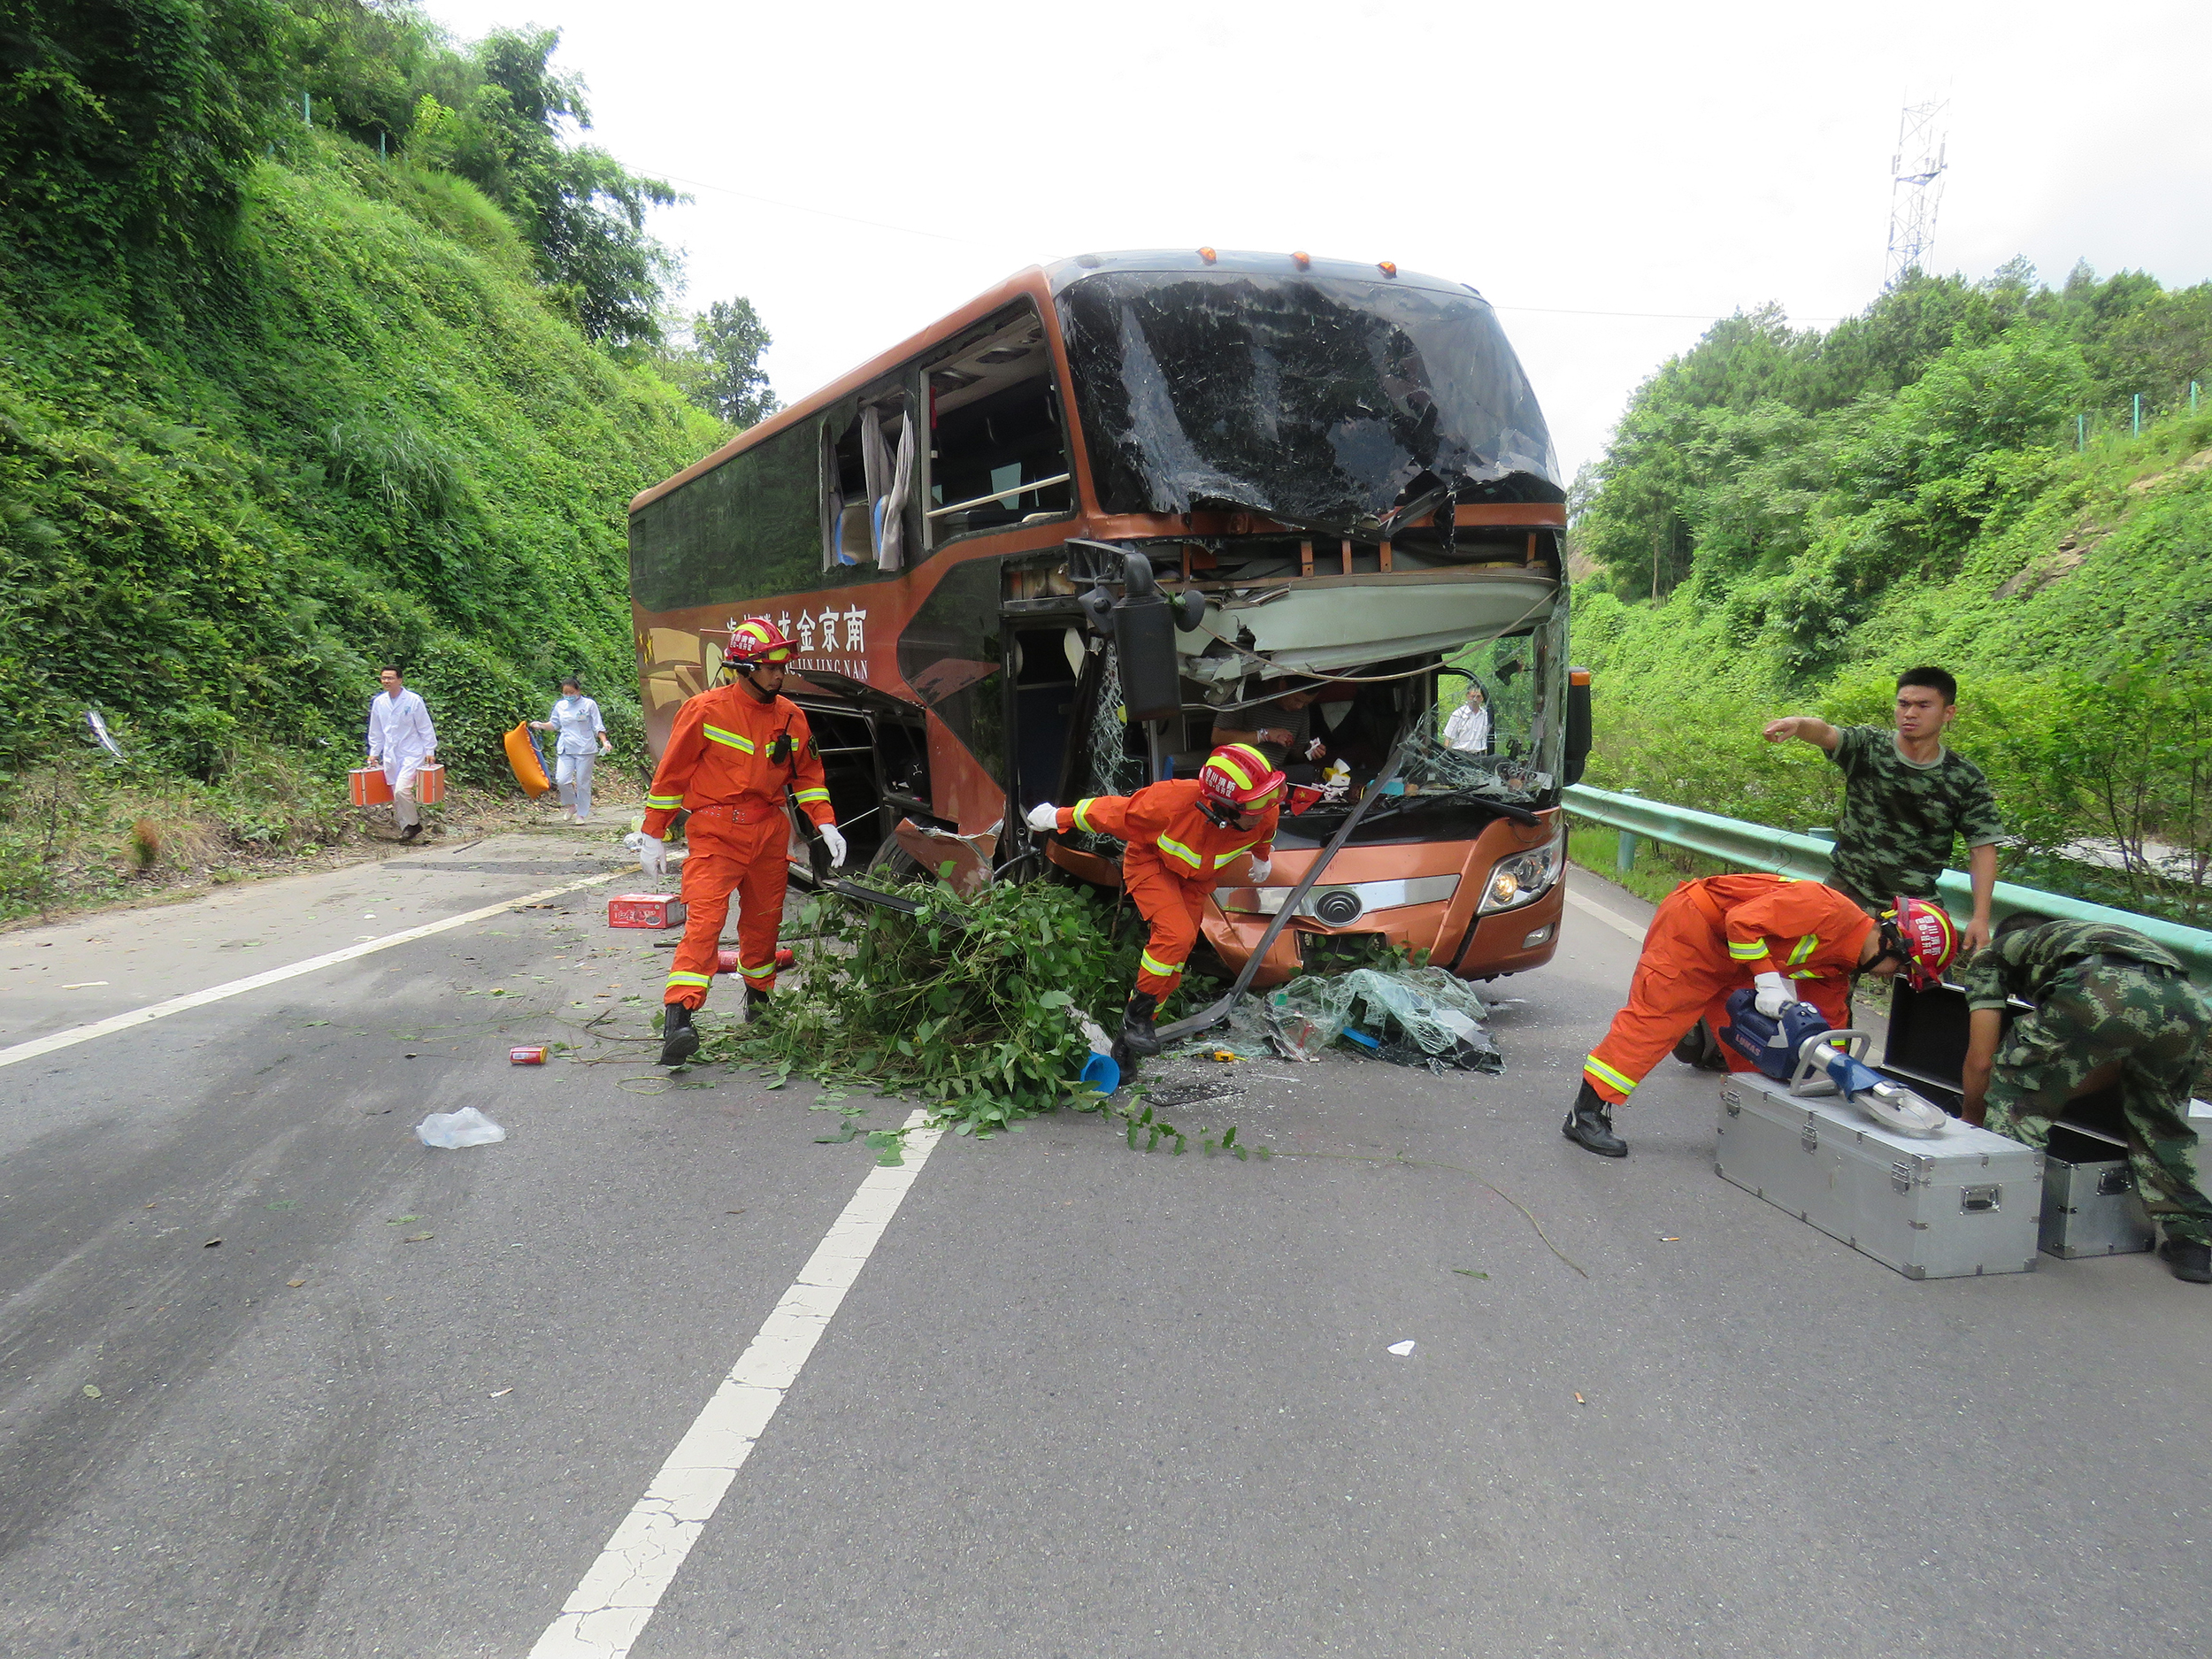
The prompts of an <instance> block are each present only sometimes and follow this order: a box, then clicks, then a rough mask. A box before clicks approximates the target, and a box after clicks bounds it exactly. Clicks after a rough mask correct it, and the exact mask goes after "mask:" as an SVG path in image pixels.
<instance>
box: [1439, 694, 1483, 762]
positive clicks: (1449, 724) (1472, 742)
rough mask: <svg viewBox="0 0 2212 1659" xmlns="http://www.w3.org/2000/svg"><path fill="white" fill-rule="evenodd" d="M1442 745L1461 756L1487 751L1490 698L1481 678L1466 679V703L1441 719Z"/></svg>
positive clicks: (1480, 753)
mask: <svg viewBox="0 0 2212 1659" xmlns="http://www.w3.org/2000/svg"><path fill="white" fill-rule="evenodd" d="M1444 747H1445V748H1447V749H1457V750H1458V751H1459V752H1460V753H1461V754H1463V755H1487V754H1488V753H1489V752H1490V698H1489V695H1488V694H1487V693H1486V692H1485V691H1484V690H1483V688H1482V682H1481V681H1480V680H1475V679H1470V680H1468V681H1467V700H1466V702H1464V703H1461V704H1460V705H1459V707H1457V708H1456V709H1454V710H1452V718H1450V719H1448V720H1447V721H1445V722H1444Z"/></svg>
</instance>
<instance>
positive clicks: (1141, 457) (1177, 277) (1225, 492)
mask: <svg viewBox="0 0 2212 1659" xmlns="http://www.w3.org/2000/svg"><path fill="white" fill-rule="evenodd" d="M1058 300H1059V305H1060V311H1061V319H1062V330H1063V335H1064V340H1065V342H1066V345H1067V351H1068V362H1069V367H1070V371H1071V376H1072V379H1073V382H1074V386H1073V389H1074V393H1075V401H1076V406H1077V410H1078V412H1079V417H1080V421H1081V425H1082V427H1083V430H1084V432H1085V434H1086V435H1087V439H1088V441H1089V444H1090V449H1091V457H1090V459H1091V466H1092V469H1093V472H1094V478H1095V480H1096V488H1097V491H1098V495H1099V504H1100V506H1101V508H1102V510H1103V511H1107V512H1110V513H1158V512H1189V511H1194V510H1203V509H1208V508H1217V509H1219V508H1226V509H1232V510H1234V509H1242V510H1246V511H1252V512H1257V513H1264V514H1266V515H1267V516H1268V517H1270V518H1273V519H1276V520H1278V521H1279V522H1281V523H1284V524H1288V525H1295V526H1302V527H1307V528H1313V529H1322V530H1328V531H1333V532H1338V533H1341V534H1358V535H1375V536H1388V535H1391V534H1394V532H1395V531H1396V530H1397V529H1398V528H1399V527H1400V526H1402V525H1404V524H1406V523H1409V522H1410V521H1411V520H1413V519H1414V518H1419V517H1421V516H1422V515H1424V514H1426V513H1430V512H1432V511H1434V510H1435V509H1436V508H1437V507H1438V506H1439V505H1440V503H1443V502H1444V501H1445V500H1446V499H1447V498H1449V499H1452V500H1455V501H1469V502H1471V501H1500V500H1540V501H1546V500H1556V499H1557V498H1558V492H1557V486H1556V485H1555V483H1553V482H1552V480H1554V479H1555V476H1556V474H1557V466H1556V464H1555V461H1554V459H1553V457H1552V448H1551V439H1550V435H1549V434H1548V431H1547V430H1546V427H1545V425H1544V417H1543V413H1542V411H1540V409H1539V408H1538V406H1537V402H1536V397H1535V394H1534V393H1533V392H1532V390H1531V389H1530V387H1529V384H1528V380H1527V378H1526V376H1525V374H1524V373H1522V371H1521V366H1520V364H1519V361H1518V360H1517V358H1516V357H1515V356H1514V354H1513V349H1512V348H1511V347H1510V346H1509V344H1508V343H1507V342H1506V340H1505V336H1504V334H1503V333H1502V331H1501V330H1500V328H1499V327H1498V323H1497V318H1496V315H1495V313H1494V312H1493V311H1492V310H1491V308H1490V306H1489V305H1488V304H1487V303H1486V302H1485V301H1483V300H1482V299H1481V298H1480V297H1479V296H1477V295H1476V294H1474V293H1473V292H1472V291H1471V290H1470V289H1467V288H1457V287H1454V286H1449V285H1445V284H1441V283H1429V282H1426V281H1417V280H1370V279H1360V278H1346V277H1331V278H1323V277H1302V278H1300V277H1289V276H1273V275H1266V274H1261V273H1251V272H1242V271H1228V270H1222V271H1212V270H1207V271H1188V270H1185V271H1144V270H1113V271H1104V272H1100V273H1095V274H1093V275H1089V276H1079V278H1078V280H1073V281H1071V282H1070V283H1068V284H1067V286H1066V287H1064V288H1063V289H1062V290H1061V292H1060V294H1059V296H1058Z"/></svg>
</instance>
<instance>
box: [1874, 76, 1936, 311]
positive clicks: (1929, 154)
mask: <svg viewBox="0 0 2212 1659" xmlns="http://www.w3.org/2000/svg"><path fill="white" fill-rule="evenodd" d="M1947 107H1948V104H1947V103H1944V102H1933V103H1928V104H1907V105H1906V106H1905V111H1904V113H1903V114H1902V115H1901V116H1899V117H1898V119H1897V153H1896V155H1895V156H1893V157H1891V158H1890V164H1889V174H1890V185H1889V258H1888V263H1887V267H1886V270H1885V271H1884V273H1883V276H1882V286H1883V288H1885V289H1888V288H1895V287H1896V286H1897V285H1898V283H1900V282H1901V281H1902V280H1904V276H1905V273H1906V272H1908V271H1912V270H1917V269H1920V268H1923V267H1924V265H1926V262H1927V257H1928V253H1929V250H1931V249H1932V248H1933V247H1934V246H1935V227H1936V209H1937V208H1938V207H1939V206H1940V205H1942V203H1943V170H1944V166H1945V165H1946V164H1945V162H1944V158H1943V152H1944V134H1942V133H1940V132H1939V131H1938V130H1937V129H1936V118H1937V117H1938V116H1939V115H1941V114H1942V113H1943V111H1945V109H1947Z"/></svg>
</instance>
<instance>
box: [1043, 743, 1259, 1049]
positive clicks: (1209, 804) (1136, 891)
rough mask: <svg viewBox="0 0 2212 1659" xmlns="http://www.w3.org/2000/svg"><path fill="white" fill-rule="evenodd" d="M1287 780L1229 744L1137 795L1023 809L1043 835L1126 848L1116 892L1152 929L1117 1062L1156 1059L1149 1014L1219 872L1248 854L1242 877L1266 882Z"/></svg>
mask: <svg viewBox="0 0 2212 1659" xmlns="http://www.w3.org/2000/svg"><path fill="white" fill-rule="evenodd" d="M1285 782H1286V780H1285V779H1284V777H1283V774H1282V773H1281V772H1279V771H1278V770H1277V769H1276V767H1275V765H1274V764H1273V763H1272V762H1271V760H1270V759H1269V758H1268V757H1266V756H1265V755H1264V754H1263V753H1262V752H1261V751H1260V750H1258V749H1256V748H1254V747H1253V746H1252V745H1251V744H1249V743H1228V744H1225V745H1223V746H1222V747H1221V748H1219V749H1216V750H1214V752H1213V753H1212V754H1211V755H1210V756H1208V757H1207V758H1206V764H1204V765H1203V766H1202V767H1200V768H1199V771H1198V776H1196V777H1195V778H1171V779H1169V780H1167V781H1166V782H1164V783H1155V784H1148V785H1147V786H1146V787H1143V788H1141V789H1140V790H1138V791H1137V792H1136V794H1134V795H1099V796H1096V797H1094V798H1093V799H1091V800H1088V801H1078V802H1077V803H1075V804H1074V805H1073V806H1071V807H1066V806H1054V805H1053V804H1052V803H1049V802H1046V803H1043V804H1041V805H1038V806H1033V807H1031V808H1030V809H1029V811H1028V814H1027V821H1028V824H1029V827H1030V828H1031V829H1033V830H1035V831H1037V832H1038V833H1045V832H1048V831H1053V830H1056V831H1058V832H1060V833H1062V834H1065V833H1067V832H1068V831H1070V830H1082V831H1085V832H1086V833H1090V834H1094V835H1111V836H1112V837H1114V838H1115V839H1116V840H1117V841H1122V842H1124V843H1125V846H1124V848H1123V850H1122V855H1121V879H1122V885H1123V887H1125V889H1126V890H1127V892H1128V894H1129V896H1130V898H1131V899H1132V900H1133V901H1134V902H1135V903H1136V906H1137V913H1138V914H1139V915H1141V916H1142V917H1143V918H1144V919H1145V922H1146V924H1147V925H1148V926H1149V928H1150V929H1151V932H1150V933H1149V935H1148V937H1147V938H1146V940H1145V946H1144V954H1143V956H1141V957H1140V958H1139V959H1138V963H1137V984H1136V988H1135V991H1134V992H1133V994H1132V995H1131V996H1130V998H1129V1006H1128V1007H1127V1008H1126V1009H1125V1010H1123V1013H1122V1017H1121V1041H1120V1042H1119V1043H1118V1045H1117V1046H1116V1051H1117V1054H1122V1053H1126V1054H1129V1055H1135V1056H1152V1055H1156V1054H1157V1053H1159V1052H1160V1040H1159V1038H1158V1036H1157V1035H1156V1034H1155V1033H1154V1031H1153V1029H1152V1017H1153V1016H1154V1015H1155V1014H1156V1013H1158V1012H1159V1010H1160V1004H1161V1003H1163V1002H1165V1001H1167V999H1168V998H1169V997H1170V996H1172V995H1174V994H1175V987H1177V986H1179V985H1180V984H1181V983H1182V982H1183V964H1184V963H1185V962H1186V961H1187V960H1188V959H1189V956H1190V953H1191V950H1192V949H1193V948H1194V946H1196V944H1197V943H1198V923H1199V918H1200V917H1201V916H1202V915H1203V914H1204V913H1205V906H1206V900H1207V897H1208V895H1210V893H1211V892H1212V890H1213V889H1214V887H1216V886H1217V885H1218V884H1219V882H1220V880H1221V879H1222V872H1224V871H1225V870H1226V869H1227V868H1228V867H1229V866H1230V865H1231V864H1234V863H1236V862H1237V861H1238V860H1239V859H1240V858H1242V857H1243V856H1245V854H1247V853H1249V854H1251V855H1252V864H1251V868H1250V870H1249V871H1248V872H1247V874H1246V877H1245V879H1247V880H1248V881H1254V882H1260V881H1264V880H1266V879H1267V877H1268V872H1269V866H1270V865H1271V863H1272V862H1273V859H1274V856H1275V824H1276V820H1277V818H1279V816H1280V813H1281V810H1282V803H1283V794H1284V787H1285Z"/></svg>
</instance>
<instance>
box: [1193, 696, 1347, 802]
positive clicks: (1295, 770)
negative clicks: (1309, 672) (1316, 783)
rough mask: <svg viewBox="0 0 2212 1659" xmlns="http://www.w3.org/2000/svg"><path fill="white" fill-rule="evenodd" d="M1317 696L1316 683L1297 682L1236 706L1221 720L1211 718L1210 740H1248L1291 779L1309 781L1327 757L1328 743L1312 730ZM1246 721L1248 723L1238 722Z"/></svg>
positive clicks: (1318, 697) (1217, 742)
mask: <svg viewBox="0 0 2212 1659" xmlns="http://www.w3.org/2000/svg"><path fill="white" fill-rule="evenodd" d="M1320 700H1321V687H1318V686H1300V687H1295V688H1294V689H1293V690H1289V691H1286V692H1283V693H1282V694H1281V695H1279V696H1275V697H1272V698H1270V699H1269V700H1268V701H1267V702H1265V703H1255V704H1254V705H1253V706H1252V707H1250V708H1248V709H1239V710H1235V711H1233V713H1231V714H1230V715H1229V716H1228V717H1227V718H1225V720H1216V721H1215V722H1214V742H1215V743H1216V745H1220V744H1224V743H1249V744H1251V745H1252V747H1253V748H1255V749H1258V750H1259V751H1260V753H1261V754H1263V755H1264V756H1266V757H1267V758H1268V761H1269V762H1270V764H1272V765H1274V766H1279V767H1281V768H1282V769H1283V773H1284V776H1285V777H1286V779H1287V780H1289V781H1290V782H1292V783H1311V782H1312V781H1313V780H1314V778H1315V777H1316V776H1317V770H1316V769H1317V767H1318V766H1319V764H1320V763H1321V762H1323V761H1325V760H1326V759H1328V757H1329V746H1328V744H1327V742H1326V741H1324V740H1323V739H1322V738H1321V737H1319V736H1318V735H1317V734H1316V733H1315V731H1314V714H1315V704H1317V703H1319V702H1320ZM1247 720H1248V721H1250V722H1251V725H1250V726H1248V727H1246V726H1243V724H1242V722H1244V721H1247Z"/></svg>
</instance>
